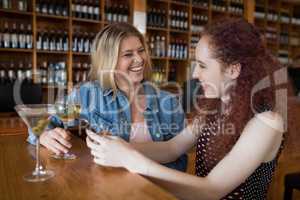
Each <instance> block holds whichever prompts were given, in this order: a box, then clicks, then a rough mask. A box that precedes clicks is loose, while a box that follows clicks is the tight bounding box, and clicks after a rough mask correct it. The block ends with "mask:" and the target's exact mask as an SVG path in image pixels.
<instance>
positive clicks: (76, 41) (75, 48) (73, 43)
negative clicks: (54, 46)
mask: <svg viewBox="0 0 300 200" xmlns="http://www.w3.org/2000/svg"><path fill="white" fill-rule="evenodd" d="M72 45H73V47H72V51H73V52H77V51H78V48H77V47H78V31H75V34H74V35H73V42H72Z"/></svg>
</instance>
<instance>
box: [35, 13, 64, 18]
mask: <svg viewBox="0 0 300 200" xmlns="http://www.w3.org/2000/svg"><path fill="white" fill-rule="evenodd" d="M36 16H37V18H49V19H59V20H68V19H69V17H67V16H57V15H48V14H43V13H37V14H36Z"/></svg>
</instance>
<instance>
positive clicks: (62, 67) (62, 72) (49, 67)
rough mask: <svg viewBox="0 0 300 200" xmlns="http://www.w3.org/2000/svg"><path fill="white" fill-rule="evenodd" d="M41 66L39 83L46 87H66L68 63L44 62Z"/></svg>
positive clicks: (38, 77)
mask: <svg viewBox="0 0 300 200" xmlns="http://www.w3.org/2000/svg"><path fill="white" fill-rule="evenodd" d="M38 65H39V71H38V72H39V75H38V76H37V82H38V83H42V84H45V85H66V83H67V71H66V62H65V61H59V62H47V61H43V62H41V63H39V64H38Z"/></svg>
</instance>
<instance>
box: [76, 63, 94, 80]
mask: <svg viewBox="0 0 300 200" xmlns="http://www.w3.org/2000/svg"><path fill="white" fill-rule="evenodd" d="M90 67H91V64H89V63H87V62H84V63H82V62H74V63H73V72H74V73H73V81H74V83H79V82H85V81H87V77H88V72H89V69H90Z"/></svg>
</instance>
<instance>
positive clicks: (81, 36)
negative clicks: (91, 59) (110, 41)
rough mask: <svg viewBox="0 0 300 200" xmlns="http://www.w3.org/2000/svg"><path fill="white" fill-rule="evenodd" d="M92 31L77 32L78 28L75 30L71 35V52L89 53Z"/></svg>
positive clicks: (92, 36)
mask: <svg viewBox="0 0 300 200" xmlns="http://www.w3.org/2000/svg"><path fill="white" fill-rule="evenodd" d="M94 35H95V34H94V33H91V34H88V33H87V32H84V33H83V32H79V30H76V31H75V34H74V35H73V46H72V51H73V52H80V53H82V52H83V53H90V52H91V46H92V41H93V38H94Z"/></svg>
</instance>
